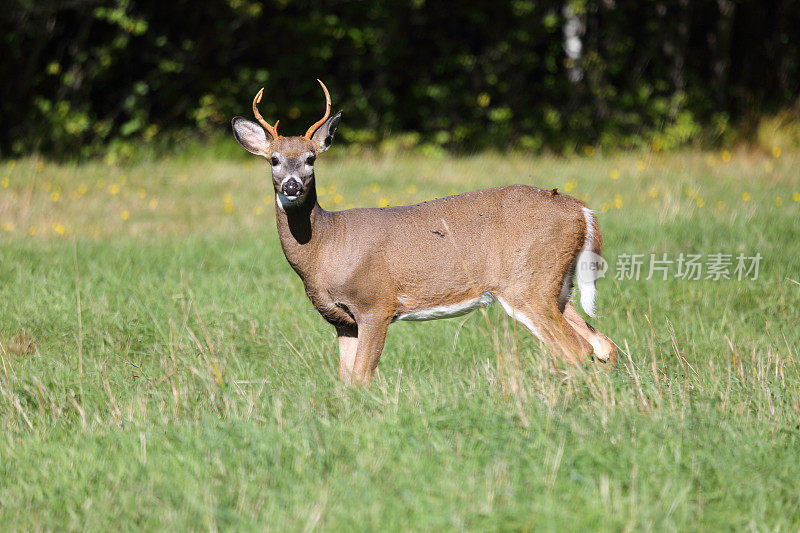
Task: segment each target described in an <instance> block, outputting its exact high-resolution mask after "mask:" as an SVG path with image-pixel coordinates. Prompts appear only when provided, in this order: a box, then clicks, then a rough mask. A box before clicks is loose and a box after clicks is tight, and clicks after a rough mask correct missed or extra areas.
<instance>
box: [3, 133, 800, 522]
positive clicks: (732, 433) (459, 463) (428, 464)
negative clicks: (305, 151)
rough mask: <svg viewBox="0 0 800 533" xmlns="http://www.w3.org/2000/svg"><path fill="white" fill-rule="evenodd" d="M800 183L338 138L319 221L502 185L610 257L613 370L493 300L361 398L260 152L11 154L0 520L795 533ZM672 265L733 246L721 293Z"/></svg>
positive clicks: (720, 158)
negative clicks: (342, 372)
mask: <svg viewBox="0 0 800 533" xmlns="http://www.w3.org/2000/svg"><path fill="white" fill-rule="evenodd" d="M230 143H231V144H233V140H231V141H230ZM798 168H800V153H781V151H780V150H779V149H777V148H775V149H773V150H772V152H771V153H766V152H764V153H762V152H751V151H747V150H742V151H734V152H733V153H730V152H728V151H722V152H700V151H685V152H677V153H670V154H662V153H657V152H656V153H654V152H648V153H644V152H642V153H626V154H616V155H602V154H600V153H599V152H595V151H594V150H592V149H591V148H587V149H586V150H585V152H583V153H582V154H581V155H580V156H571V157H567V158H559V157H552V156H528V155H519V154H507V155H504V154H492V153H487V154H478V155H473V156H468V157H444V158H440V157H422V156H420V155H413V154H405V155H398V154H394V155H393V154H379V153H377V152H376V153H372V152H366V153H349V152H347V151H346V150H345V149H342V148H337V147H334V148H333V149H332V150H331V151H330V152H328V153H326V154H325V155H324V156H322V157H321V158H320V160H319V162H318V163H317V181H318V189H319V191H320V203H321V204H322V205H323V207H325V208H328V209H345V208H348V207H352V206H378V205H397V204H404V203H413V202H418V201H422V200H426V199H431V198H434V197H437V196H444V195H448V194H453V193H456V192H463V191H468V190H473V189H477V188H482V187H489V186H496V185H502V184H511V183H525V184H532V185H537V186H540V187H545V188H555V187H557V188H558V189H559V190H560V191H561V192H562V193H569V194H572V195H574V196H576V197H578V198H581V199H583V200H585V201H586V202H587V203H588V204H589V206H590V207H592V208H593V209H595V210H596V212H597V214H598V218H599V221H600V225H601V228H602V230H603V233H604V255H605V256H606V257H607V259H608V260H609V263H610V268H609V272H608V275H607V276H606V278H605V279H603V280H601V281H600V282H599V296H598V300H597V306H598V310H599V316H598V318H597V319H596V320H593V323H594V324H595V325H596V326H597V327H598V329H600V330H601V331H602V332H604V333H605V334H606V335H608V336H609V337H610V338H611V339H612V340H614V341H615V342H616V343H617V344H618V345H619V347H620V354H619V364H618V366H617V368H615V369H613V370H612V371H610V372H606V371H604V370H603V369H602V368H599V367H598V365H596V364H587V365H585V366H581V367H577V368H573V367H568V366H566V365H564V364H562V363H560V362H559V361H558V360H556V359H555V358H553V357H552V356H551V355H549V354H548V353H547V352H546V351H545V350H544V348H543V347H542V346H541V345H540V343H539V342H538V341H536V339H534V338H533V337H532V336H531V335H530V334H528V332H527V331H525V330H524V328H521V327H520V326H519V325H517V324H515V323H514V322H513V321H511V320H510V319H508V318H507V317H506V316H505V315H504V314H503V313H502V310H501V309H499V308H490V309H489V310H488V311H486V312H475V313H473V314H471V315H467V316H466V317H462V318H456V319H450V320H440V321H434V322H425V323H398V324H395V325H393V326H392V327H391V328H390V330H389V335H388V339H387V344H386V349H385V351H384V354H383V357H382V360H381V363H380V366H379V373H378V375H377V377H376V380H375V381H374V383H373V384H372V385H371V386H369V387H365V388H360V389H349V388H346V387H344V386H343V385H342V384H341V383H340V382H339V381H338V379H337V377H336V370H337V362H336V357H337V351H336V340H335V335H334V332H333V329H332V328H331V327H330V326H328V325H327V324H326V323H325V322H324V321H323V320H322V319H321V318H320V317H319V316H318V315H317V314H316V312H315V311H314V309H313V308H312V306H311V304H310V303H309V302H308V300H307V298H306V296H305V294H304V291H303V287H302V285H301V283H300V280H299V279H298V278H297V276H296V275H295V274H294V272H293V271H292V270H291V268H290V267H289V265H288V264H287V263H286V261H285V259H284V258H283V255H282V253H281V250H280V246H279V243H278V240H277V235H276V230H275V221H274V207H273V198H274V197H273V193H272V190H271V185H270V182H269V180H268V179H267V167H266V164H265V163H264V162H263V161H262V160H260V159H256V158H252V159H251V158H245V157H244V156H242V157H241V158H240V157H219V156H217V155H215V154H214V152H213V151H210V152H208V153H204V152H197V153H195V152H192V153H189V154H185V155H175V156H171V157H160V158H141V159H138V160H136V161H135V162H132V163H128V164H109V163H105V162H102V161H90V162H84V163H56V162H52V161H47V160H44V159H40V158H36V157H28V158H24V159H19V160H3V161H0V529H2V530H52V529H58V530H61V529H67V530H75V529H88V530H110V529H116V530H131V529H145V530H161V529H203V530H205V529H208V530H217V529H236V530H263V529H267V530H275V531H281V530H287V529H288V530H314V529H322V530H355V531H369V530H378V529H388V530H452V529H468V530H510V529H511V530H518V529H519V530H528V529H541V530H552V531H560V530H573V531H582V530H587V529H588V530H611V531H615V530H658V531H663V530H677V531H685V530H721V529H733V530H751V531H767V530H769V531H797V530H798V528H800V353H798V350H799V349H800V327H798V325H800V306H798V303H800V283H799V282H800V173H798ZM681 253H683V254H697V255H701V256H702V257H703V258H704V261H706V260H707V258H708V256H709V254H718V253H719V254H726V255H728V254H729V255H730V256H731V261H732V265H730V269H729V270H730V272H729V277H730V278H732V279H725V276H713V275H712V276H711V279H706V278H708V276H709V272H708V271H707V270H705V271H703V272H702V275H701V276H700V278H701V279H697V280H694V279H684V276H681V275H680V272H679V270H678V267H677V266H676V264H672V265H671V266H670V269H669V271H668V272H667V276H666V277H667V279H666V280H665V279H663V276H662V275H661V273H660V272H659V273H657V275H654V276H652V277H651V279H649V280H648V279H646V278H647V277H648V276H647V274H649V272H648V270H649V264H648V263H647V261H649V257H650V254H656V256H657V257H658V258H659V259H663V258H664V257H665V256H664V255H663V254H666V257H667V258H668V259H670V260H676V259H677V258H678V257H679V256H680V254H681ZM635 254H644V256H645V264H644V266H643V267H642V275H641V276H640V277H639V279H628V276H625V275H622V276H616V275H615V274H616V273H617V271H618V268H617V267H618V265H619V258H621V257H632V256H633V255H635ZM739 254H743V255H745V256H747V257H752V256H755V255H756V254H760V256H761V260H760V263H759V272H758V275H757V277H756V279H751V278H752V277H754V276H753V274H754V273H753V272H751V273H750V274H751V275H750V276H745V277H744V279H741V280H740V279H737V276H736V275H735V274H734V267H735V266H736V263H737V261H736V257H737V256H738V255H739ZM706 266H707V265H706ZM617 277H621V278H622V279H616V278H617ZM714 277H719V278H720V279H714Z"/></svg>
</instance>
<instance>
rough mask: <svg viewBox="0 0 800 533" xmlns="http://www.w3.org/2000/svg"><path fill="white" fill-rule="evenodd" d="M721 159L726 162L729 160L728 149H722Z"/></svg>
mask: <svg viewBox="0 0 800 533" xmlns="http://www.w3.org/2000/svg"><path fill="white" fill-rule="evenodd" d="M722 160H723V161H725V162H726V163H727V162H728V161H730V160H731V153H730V152H729V151H728V150H723V151H722Z"/></svg>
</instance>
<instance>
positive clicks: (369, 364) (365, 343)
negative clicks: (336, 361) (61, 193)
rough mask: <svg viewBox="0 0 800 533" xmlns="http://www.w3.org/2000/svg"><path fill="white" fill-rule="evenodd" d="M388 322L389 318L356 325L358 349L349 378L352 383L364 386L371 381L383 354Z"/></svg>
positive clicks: (365, 321) (366, 321) (361, 322)
mask: <svg viewBox="0 0 800 533" xmlns="http://www.w3.org/2000/svg"><path fill="white" fill-rule="evenodd" d="M390 322H391V316H390V317H385V318H384V317H382V318H380V319H377V320H375V319H373V320H363V321H360V322H359V323H358V348H357V349H356V359H355V364H354V366H353V373H352V376H351V381H352V383H362V384H365V383H369V382H370V381H371V380H372V376H374V375H375V369H376V368H377V367H378V361H379V360H380V358H381V353H382V352H383V343H384V342H385V341H386V331H387V330H388V329H389V324H390Z"/></svg>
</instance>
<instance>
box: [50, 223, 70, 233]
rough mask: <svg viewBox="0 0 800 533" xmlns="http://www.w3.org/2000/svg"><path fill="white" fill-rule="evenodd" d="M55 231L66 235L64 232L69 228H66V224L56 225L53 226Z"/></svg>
mask: <svg viewBox="0 0 800 533" xmlns="http://www.w3.org/2000/svg"><path fill="white" fill-rule="evenodd" d="M53 231H55V232H56V233H58V234H59V235H64V232H65V231H67V228H65V227H64V224H61V223H56V224H53Z"/></svg>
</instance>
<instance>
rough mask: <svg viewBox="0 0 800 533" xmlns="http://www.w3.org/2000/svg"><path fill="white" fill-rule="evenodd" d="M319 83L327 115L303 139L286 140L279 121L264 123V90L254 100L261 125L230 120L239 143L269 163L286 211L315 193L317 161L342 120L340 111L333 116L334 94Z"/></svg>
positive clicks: (254, 112) (257, 118)
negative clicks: (262, 113)
mask: <svg viewBox="0 0 800 533" xmlns="http://www.w3.org/2000/svg"><path fill="white" fill-rule="evenodd" d="M317 81H318V82H319V84H320V85H321V86H322V90H323V91H324V92H325V114H324V115H323V117H322V118H321V119H319V120H318V121H317V122H315V123H314V124H312V125H311V127H310V128H308V130H307V131H306V133H305V135H303V136H302V137H283V136H281V135H279V134H278V122H280V121H276V122H275V125H274V126H272V125H270V124H269V122H267V121H266V120H264V118H263V117H262V116H261V113H259V112H258V104H259V102H261V97H262V95H263V94H264V89H263V88H262V89H261V90H260V91H258V94H256V97H255V98H254V99H253V114H254V115H255V117H256V120H258V122H259V123H260V124H261V125H260V126H259V125H258V124H256V123H255V122H252V121H250V120H247V119H245V118H243V117H234V118H233V120H232V121H231V124H232V126H233V135H234V137H236V140H237V141H238V142H239V144H241V145H242V147H244V149H245V150H247V151H248V152H250V153H251V154H255V155H260V156H262V157H265V158H266V159H267V160H268V161H269V163H270V166H271V167H272V185H273V187H274V188H275V194H276V195H277V198H278V201H279V202H280V204H281V206H282V207H284V208H286V207H291V206H294V205H299V204H302V203H303V201H304V200H305V198H306V197H307V196H308V193H309V192H310V191H311V190H313V188H314V161H315V160H316V158H317V156H318V155H319V154H321V153H322V152H324V151H325V150H327V149H328V148H329V147H330V145H331V142H332V141H333V135H334V134H335V133H336V128H337V127H338V126H339V120H340V119H341V118H342V112H341V111H339V112H337V113H336V114H335V115H333V116H332V117H331V116H330V114H331V95H330V93H328V88H327V87H325V84H324V83H322V82H321V81H320V80H317ZM329 117H330V118H329ZM262 126H263V128H262Z"/></svg>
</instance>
